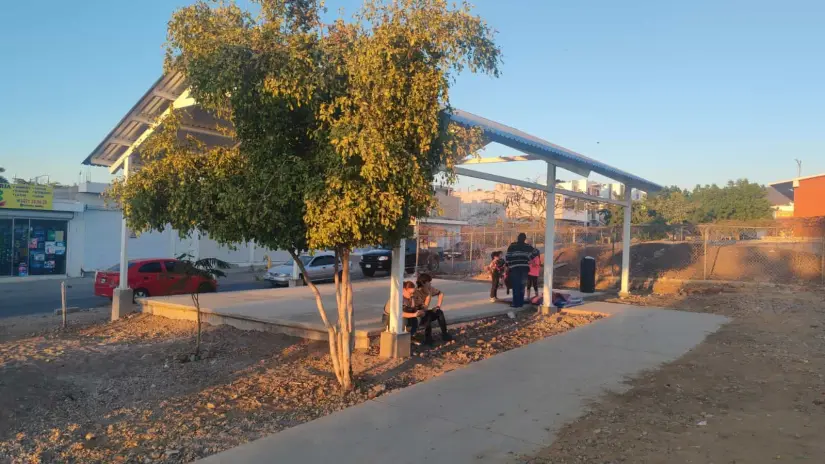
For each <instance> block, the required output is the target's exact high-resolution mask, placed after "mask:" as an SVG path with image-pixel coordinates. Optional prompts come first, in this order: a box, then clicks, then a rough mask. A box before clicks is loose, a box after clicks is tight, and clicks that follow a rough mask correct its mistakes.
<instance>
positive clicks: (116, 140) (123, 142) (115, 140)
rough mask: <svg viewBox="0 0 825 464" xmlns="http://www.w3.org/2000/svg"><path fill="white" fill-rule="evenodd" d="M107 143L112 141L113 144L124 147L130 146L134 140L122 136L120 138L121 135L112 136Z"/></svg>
mask: <svg viewBox="0 0 825 464" xmlns="http://www.w3.org/2000/svg"><path fill="white" fill-rule="evenodd" d="M109 143H113V144H115V145H122V146H124V147H131V146H132V144H133V143H135V141H134V140H129V139H124V138H121V137H112V138H110V139H109Z"/></svg>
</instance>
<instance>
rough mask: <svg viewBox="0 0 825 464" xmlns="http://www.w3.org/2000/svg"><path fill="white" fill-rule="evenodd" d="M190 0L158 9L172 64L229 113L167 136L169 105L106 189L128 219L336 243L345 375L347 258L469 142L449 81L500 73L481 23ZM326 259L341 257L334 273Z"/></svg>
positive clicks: (379, 236) (425, 205)
mask: <svg viewBox="0 0 825 464" xmlns="http://www.w3.org/2000/svg"><path fill="white" fill-rule="evenodd" d="M256 3H258V6H259V10H260V12H259V13H258V14H257V15H255V16H253V15H252V14H251V13H250V12H248V11H245V10H243V9H242V8H240V7H238V6H237V5H235V4H232V3H212V2H205V1H201V2H197V3H195V4H194V5H192V6H189V7H185V8H182V9H180V10H178V11H176V12H175V13H174V14H173V16H172V19H171V21H170V22H169V30H168V44H167V69H168V71H169V72H180V73H183V74H184V76H185V78H186V80H187V82H188V83H189V85H190V87H191V93H192V96H193V97H194V98H195V99H196V100H197V101H198V102H199V104H200V105H201V106H202V107H204V108H206V109H208V110H209V111H211V112H213V113H214V114H215V115H217V116H219V117H220V118H222V119H224V120H226V121H227V122H228V123H229V124H227V128H226V129H225V130H226V133H227V135H231V136H232V137H233V139H234V141H233V142H232V143H228V144H225V145H217V146H216V145H206V144H205V143H203V142H202V141H199V140H195V139H192V138H181V137H179V135H178V130H177V127H178V123H177V121H179V117H178V116H173V117H171V118H169V119H168V120H167V121H164V125H163V127H162V129H161V130H160V131H158V133H157V134H155V135H154V136H153V137H152V138H150V139H149V140H148V141H147V142H146V143H145V144H144V146H142V147H141V158H142V160H141V161H142V165H143V167H142V169H141V170H140V171H138V172H136V173H134V175H131V176H130V177H129V181H128V183H126V182H116V184H115V186H114V187H113V190H112V196H113V197H114V198H116V199H117V200H118V201H119V202H120V203H121V204H122V205H123V207H124V212H125V214H126V216H127V218H128V221H129V224H130V227H132V228H133V229H136V230H144V229H155V230H159V229H163V228H164V227H166V226H167V225H171V226H172V227H174V228H176V229H178V230H179V231H180V233H181V234H189V233H191V232H193V231H196V230H200V231H204V232H207V233H208V234H209V236H210V237H212V238H213V239H215V240H218V241H220V242H223V243H234V242H247V241H255V242H256V243H258V244H260V245H262V246H265V247H268V248H281V249H286V250H288V251H289V252H290V253H291V254H292V256H293V259H294V260H295V261H296V262H297V263H298V265H299V267H301V268H302V272H303V275H304V276H305V279H306V276H307V273H306V272H304V271H305V270H304V269H303V265H302V263H301V261H300V259H298V254H299V253H300V252H302V251H305V250H309V249H332V250H334V251H335V254H336V255H337V257H338V258H339V259H340V261H341V263H342V264H343V269H342V271H343V272H340V273H339V272H336V273H335V275H336V280H335V292H336V303H337V310H338V311H337V312H338V314H337V315H338V317H337V321H332V320H331V319H330V318H329V317H328V316H327V313H326V309H325V308H324V304H323V301H322V300H321V296H320V293H319V292H318V289H317V288H316V287H315V285H314V284H313V283H312V282H311V281H309V280H308V279H306V284H307V285H309V286H310V288H311V289H312V291H313V293H314V294H315V299H316V303H317V306H318V310H319V313H320V316H321V319H322V321H323V323H324V325H325V326H326V327H327V330H328V333H329V343H330V354H331V358H332V364H333V371H334V373H335V376H336V378H337V379H338V381H339V382H340V383H341V385H342V386H343V387H344V388H346V389H349V388H351V386H352V367H351V352H352V334H353V329H354V320H353V304H352V286H351V282H350V278H349V274H350V273H349V269H348V267H349V255H350V250H351V249H352V248H354V247H358V246H364V245H371V244H375V243H396V242H397V241H398V240H399V239H401V238H404V237H407V236H409V234H410V230H409V224H410V220H411V219H412V218H413V217H417V216H423V215H425V214H426V212H427V211H428V210H429V209H431V208H432V207H434V206H435V201H434V190H433V187H432V184H433V180H434V179H435V177H436V175H437V173H438V171H439V169H440V168H441V167H445V168H446V171H447V174H446V180H448V181H449V180H452V179H453V178H454V175H453V174H452V168H453V166H454V165H455V163H456V162H457V161H458V160H461V159H464V158H466V157H468V156H471V155H473V154H474V153H475V151H476V150H477V149H478V148H479V147H480V142H481V139H480V137H479V133H478V132H477V131H475V130H469V129H466V128H463V127H460V126H457V125H453V124H450V123H449V122H448V120H447V119H446V118H445V117H444V113H443V111H449V110H450V106H449V88H450V85H451V84H452V83H453V82H454V76H455V74H456V73H458V72H461V71H462V70H464V69H468V70H470V71H473V72H485V73H489V74H492V75H495V76H497V75H498V64H499V62H500V51H499V49H498V48H497V47H496V45H495V43H494V42H493V40H492V32H491V30H490V29H489V28H488V27H487V25H486V24H485V23H484V22H483V21H482V20H481V19H480V18H478V17H477V16H474V15H472V13H471V11H470V9H469V7H467V6H466V5H463V6H461V7H458V8H454V7H450V6H448V4H447V2H446V1H442V0H399V1H395V2H392V3H390V4H386V5H385V4H381V3H378V2H376V1H367V2H366V3H365V4H364V6H363V8H362V9H361V10H360V11H359V13H358V14H357V15H356V16H355V17H354V20H353V21H352V22H346V21H344V20H343V19H339V20H337V21H335V22H334V23H333V24H323V23H322V22H321V19H320V14H321V11H322V10H321V6H320V3H319V2H318V1H317V0H258V1H257V2H256ZM336 271H337V270H336Z"/></svg>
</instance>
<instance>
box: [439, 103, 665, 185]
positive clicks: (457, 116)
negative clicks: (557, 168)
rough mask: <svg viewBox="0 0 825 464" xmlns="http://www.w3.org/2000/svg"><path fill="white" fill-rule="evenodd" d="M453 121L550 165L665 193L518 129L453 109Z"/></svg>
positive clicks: (614, 169) (451, 116)
mask: <svg viewBox="0 0 825 464" xmlns="http://www.w3.org/2000/svg"><path fill="white" fill-rule="evenodd" d="M448 115H449V117H450V120H451V121H453V122H455V123H457V124H461V125H463V126H468V127H479V128H481V130H483V131H484V134H485V135H486V136H487V137H489V138H490V139H491V140H492V141H494V142H497V143H500V144H502V145H506V146H508V147H510V148H514V149H516V150H519V151H522V152H525V153H528V154H531V155H536V156H540V157H544V158H547V160H548V161H550V162H553V161H558V162H561V163H563V164H568V165H572V166H574V167H579V168H581V169H584V170H587V171H593V172H597V173H599V174H601V175H603V176H606V177H609V178H611V179H615V180H617V181H620V182H622V183H625V184H629V185H630V186H631V187H634V188H637V189H640V190H643V191H645V192H649V193H652V192H657V191H659V190H662V186H660V185H658V184H655V183H653V182H650V181H649V180H646V179H642V178H641V177H638V176H634V175H633V174H630V173H627V172H625V171H622V170H621V169H616V168H614V167H612V166H608V165H606V164H604V163H602V162H600V161H596V160H594V159H592V158H588V157H586V156H584V155H581V154H579V153H576V152H574V151H572V150H568V149H567V148H564V147H560V146H558V145H556V144H554V143H550V142H548V141H546V140H542V139H540V138H538V137H535V136H532V135H530V134H527V133H525V132H522V131H520V130H518V129H514V128H512V127H509V126H505V125H504V124H500V123H497V122H495V121H491V120H489V119H486V118H482V117H481V116H478V115H475V114H473V113H469V112H467V111H462V110H459V109H453V110H452V112H451V113H448Z"/></svg>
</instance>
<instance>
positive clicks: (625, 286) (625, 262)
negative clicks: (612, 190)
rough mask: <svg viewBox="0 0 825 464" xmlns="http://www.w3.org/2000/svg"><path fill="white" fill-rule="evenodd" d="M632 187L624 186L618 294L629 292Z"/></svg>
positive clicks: (627, 293)
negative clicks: (620, 269) (620, 271)
mask: <svg viewBox="0 0 825 464" xmlns="http://www.w3.org/2000/svg"><path fill="white" fill-rule="evenodd" d="M631 190H632V188H631V187H630V186H629V185H627V184H625V186H624V201H625V207H624V230H623V232H622V290H621V292H620V293H619V294H620V295H629V294H630V239H631V236H630V219H631V217H632V215H633V199H632V197H631V196H630V192H631Z"/></svg>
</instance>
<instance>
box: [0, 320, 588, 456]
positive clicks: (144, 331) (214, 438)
mask: <svg viewBox="0 0 825 464" xmlns="http://www.w3.org/2000/svg"><path fill="white" fill-rule="evenodd" d="M107 317H108V312H106V311H97V312H95V311H92V312H86V313H77V314H70V320H71V322H72V324H71V326H70V328H69V329H68V330H65V331H62V330H58V329H56V327H57V326H58V325H59V320H60V318H59V317H55V316H45V317H43V316H36V317H21V318H8V319H2V320H0V327H2V329H1V330H0V462H15V463H16V462H21V463H22V462H26V463H28V462H32V463H39V462H42V463H47V462H54V463H64V462H84V463H85V462H107V463H108V462H135V463H149V462H190V461H193V460H195V459H198V458H201V457H205V456H207V455H210V454H213V453H216V452H219V451H222V450H225V449H228V448H230V447H233V446H237V445H240V444H242V443H245V442H247V441H250V440H254V439H257V438H260V437H263V436H265V435H268V434H271V433H273V432H277V431H279V430H283V429H285V428H288V427H292V426H295V425H298V424H300V423H303V422H306V421H309V420H312V419H315V418H318V417H321V416H323V415H326V414H329V413H332V412H334V411H337V410H340V409H343V408H346V407H348V406H352V405H354V404H357V403H360V402H363V401H365V400H367V399H369V398H374V397H376V396H379V395H382V394H384V393H385V392H388V391H391V390H393V389H397V388H403V387H405V386H408V385H411V384H414V383H416V382H420V381H424V380H427V379H429V378H432V377H435V376H438V375H440V374H442V373H444V372H448V371H450V370H453V369H457V368H461V367H462V366H463V365H466V364H468V363H471V362H474V361H478V360H481V359H484V358H487V357H489V356H492V355H494V354H496V353H499V352H502V351H505V350H509V349H512V348H515V347H518V346H521V345H524V344H527V343H530V342H533V341H536V340H538V339H541V338H544V337H547V336H551V335H554V334H557V333H562V332H565V331H567V330H570V329H572V328H574V327H577V326H580V325H584V324H587V323H589V322H592V320H594V319H595V318H594V317H587V316H581V315H564V314H563V315H560V316H557V317H553V318H544V317H538V316H536V315H535V313H528V312H524V313H519V314H517V315H516V317H515V319H510V318H509V317H507V316H503V317H499V318H492V319H487V320H483V321H479V322H476V323H472V324H468V325H464V326H462V327H458V328H456V329H455V330H454V335H456V337H455V341H453V342H450V343H446V344H445V343H439V344H438V345H436V346H435V347H432V348H428V347H414V356H413V357H412V358H410V359H407V360H385V359H381V358H379V357H378V347H377V346H373V347H372V348H371V349H370V350H369V351H367V352H361V353H357V354H356V355H355V357H354V371H355V373H356V376H357V382H358V385H357V388H356V390H355V391H353V392H351V393H348V394H346V395H343V394H341V393H340V392H339V390H338V388H337V385H336V383H335V379H334V376H332V375H331V373H330V371H329V356H328V354H327V346H328V345H327V344H326V343H320V342H309V341H305V340H302V339H297V338H292V337H288V336H284V335H279V334H271V333H263V332H254V331H248V332H247V331H240V330H237V329H234V328H230V327H226V326H222V327H211V326H204V327H205V328H204V338H203V348H204V351H203V359H202V360H199V361H194V362H192V361H190V360H189V357H188V354H189V353H191V352H192V348H193V340H194V330H195V325H194V324H193V323H191V322H188V321H175V320H170V319H165V318H162V317H154V316H151V315H143V314H140V315H132V316H130V317H128V318H127V319H124V320H120V321H117V322H114V323H111V322H108V321H107V320H106V319H107ZM436 332H437V331H436ZM436 338H437V335H436Z"/></svg>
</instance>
